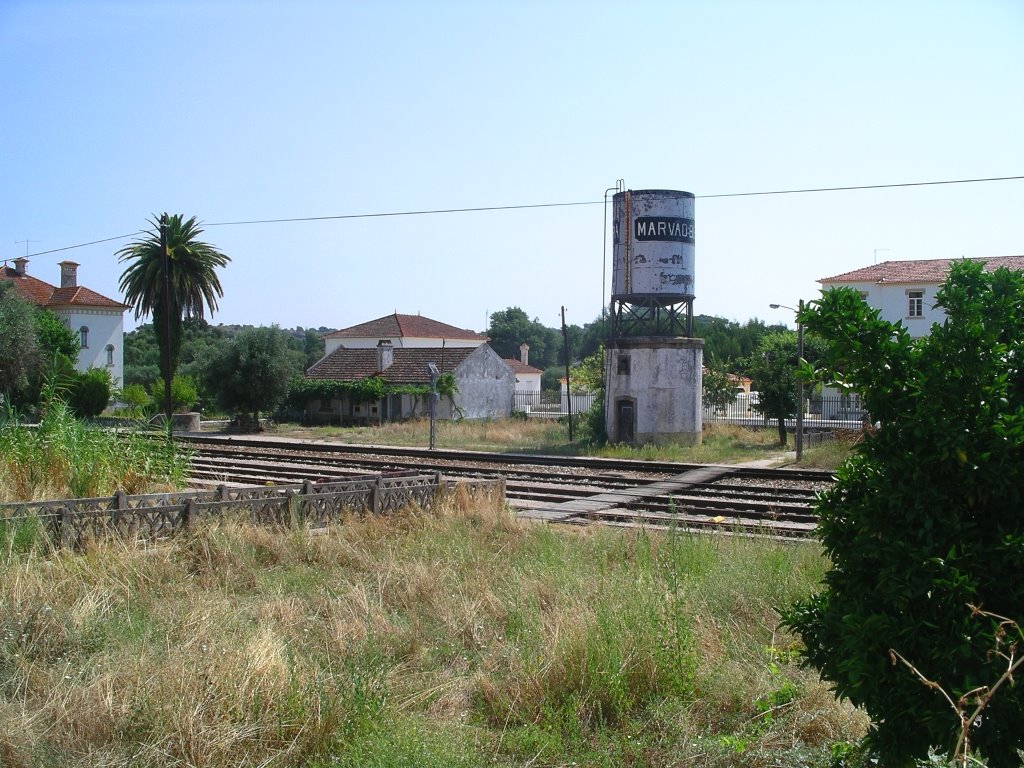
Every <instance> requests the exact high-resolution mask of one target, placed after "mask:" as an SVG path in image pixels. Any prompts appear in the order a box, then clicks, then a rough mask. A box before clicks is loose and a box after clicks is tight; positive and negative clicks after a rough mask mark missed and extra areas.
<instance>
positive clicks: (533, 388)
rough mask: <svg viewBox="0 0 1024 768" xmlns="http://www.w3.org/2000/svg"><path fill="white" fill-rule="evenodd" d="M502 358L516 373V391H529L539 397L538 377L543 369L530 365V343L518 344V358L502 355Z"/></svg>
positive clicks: (541, 374) (542, 372) (539, 377)
mask: <svg viewBox="0 0 1024 768" xmlns="http://www.w3.org/2000/svg"><path fill="white" fill-rule="evenodd" d="M502 359H503V360H504V361H505V364H506V365H507V366H508V367H509V368H511V369H512V372H513V373H514V374H515V375H516V392H517V393H519V392H530V393H534V394H536V395H538V397H539V395H540V379H541V376H543V375H544V371H542V370H541V369H540V368H534V367H533V366H532V365H530V345H529V344H527V343H525V342H524V343H522V344H520V345H519V359H518V360H516V359H515V358H514V357H504V358H502ZM538 402H539V401H538Z"/></svg>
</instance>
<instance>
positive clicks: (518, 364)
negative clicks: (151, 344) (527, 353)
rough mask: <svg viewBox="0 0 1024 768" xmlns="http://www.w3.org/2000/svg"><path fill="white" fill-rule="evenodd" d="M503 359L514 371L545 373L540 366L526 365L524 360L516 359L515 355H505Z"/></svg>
mask: <svg viewBox="0 0 1024 768" xmlns="http://www.w3.org/2000/svg"><path fill="white" fill-rule="evenodd" d="M502 361H503V362H504V363H505V365H507V366H508V367H509V368H511V369H512V372H513V373H544V371H542V370H541V369H540V368H534V367H533V366H532V365H525V364H524V363H523V361H522V360H516V359H515V358H514V357H503V358H502Z"/></svg>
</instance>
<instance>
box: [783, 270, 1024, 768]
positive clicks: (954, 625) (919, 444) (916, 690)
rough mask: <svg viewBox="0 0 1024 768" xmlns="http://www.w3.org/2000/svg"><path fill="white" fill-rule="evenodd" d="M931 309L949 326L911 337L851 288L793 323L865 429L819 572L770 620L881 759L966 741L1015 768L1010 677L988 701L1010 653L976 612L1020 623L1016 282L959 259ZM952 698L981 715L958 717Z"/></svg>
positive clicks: (822, 506)
mask: <svg viewBox="0 0 1024 768" xmlns="http://www.w3.org/2000/svg"><path fill="white" fill-rule="evenodd" d="M936 305H937V306H939V307H941V308H942V309H944V310H945V313H946V320H945V321H944V322H943V323H942V324H941V325H939V324H936V325H933V326H932V329H931V334H930V336H927V337H925V338H921V339H916V340H915V339H911V338H910V337H909V335H908V333H907V331H906V329H904V328H903V327H902V326H901V325H899V324H892V323H889V322H886V321H884V320H882V319H880V316H879V313H878V312H877V311H876V310H872V309H870V308H869V307H868V306H867V305H866V304H865V303H864V302H863V301H862V300H861V299H860V297H859V296H858V294H857V293H856V292H854V291H851V290H849V289H839V290H833V291H829V292H827V293H825V294H824V295H823V296H822V298H821V299H820V300H819V301H816V302H813V303H812V305H811V306H810V307H809V308H808V309H807V310H805V312H804V313H803V315H802V316H801V320H802V322H803V323H804V324H805V326H806V328H807V329H808V330H809V331H812V332H814V333H816V334H817V335H818V336H819V337H821V338H822V339H824V340H825V342H826V350H825V357H824V359H823V360H822V361H821V363H820V370H819V373H820V374H822V375H824V376H827V377H828V378H829V379H831V380H832V381H838V382H840V383H846V384H848V385H850V386H852V387H855V388H856V389H857V390H858V391H859V392H860V393H861V395H862V397H863V400H864V402H865V405H866V407H867V409H868V411H869V412H870V413H871V418H872V419H873V420H875V421H876V422H877V424H878V429H877V430H876V431H875V432H874V434H872V435H869V436H867V437H866V438H865V440H864V441H863V442H862V443H861V444H860V445H859V446H858V447H857V449H856V451H855V454H854V455H853V456H852V457H851V458H850V459H849V460H848V461H847V462H846V463H845V465H844V466H843V467H842V468H841V469H840V470H839V472H838V475H837V482H836V483H835V485H834V486H833V488H832V489H831V490H829V491H827V492H826V493H825V494H823V495H822V497H821V498H820V501H819V503H818V514H819V515H820V523H819V526H818V535H819V537H820V539H821V541H822V543H823V544H824V547H825V550H826V552H827V554H828V556H829V557H830V558H831V560H832V568H831V569H830V570H829V572H828V573H827V575H826V577H825V581H824V584H823V588H822V589H821V590H820V591H819V592H818V593H817V594H815V595H814V596H813V597H811V598H810V599H808V600H807V601H805V602H801V603H799V604H797V605H795V606H793V607H792V608H791V609H790V610H789V611H788V613H787V614H786V616H785V619H784V622H785V623H786V624H787V625H788V626H790V627H791V628H793V629H795V630H796V631H797V632H798V633H799V634H800V635H801V636H802V638H803V641H804V644H805V651H804V653H805V661H806V663H807V664H809V665H811V666H813V667H815V668H816V669H817V670H818V671H819V672H820V674H821V676H822V677H823V678H824V679H825V680H828V681H830V682H831V683H833V684H834V686H835V689H836V691H837V693H838V694H839V695H840V696H843V697H846V698H848V699H850V700H851V701H852V702H853V703H854V704H856V705H858V706H861V707H863V708H864V709H865V710H866V711H867V712H868V714H869V715H870V716H871V718H872V722H873V724H872V727H871V730H870V732H869V734H868V737H867V747H868V748H869V749H870V750H871V751H872V752H874V753H875V754H876V755H877V756H878V757H879V758H880V759H881V764H883V765H886V766H891V767H895V768H898V767H901V766H909V765H913V764H914V761H915V760H918V759H925V758H927V757H928V753H929V750H931V749H938V750H940V751H945V752H947V753H949V754H954V753H955V752H956V751H957V750H959V749H960V746H961V745H960V743H959V741H958V740H960V739H961V737H962V736H964V735H966V736H968V737H969V740H970V745H971V747H972V749H973V750H974V754H975V756H978V757H983V758H986V759H987V760H988V765H990V766H992V767H993V768H1003V767H1006V766H1014V768H1017V766H1019V758H1018V756H1017V749H1020V748H1022V747H1024V685H1020V684H1018V685H1015V686H1014V685H1009V684H1006V685H1001V687H999V689H998V691H996V692H995V693H994V695H992V696H991V697H990V698H986V697H988V696H989V694H990V693H992V689H993V686H994V685H995V684H996V683H997V682H999V680H1000V678H1001V677H1002V678H1004V682H1006V680H1005V675H1006V673H1007V671H1008V669H1009V665H1011V664H1012V662H1010V661H1009V659H1011V658H1013V657H1014V655H1015V654H1016V656H1019V655H1020V653H1021V652H1022V651H1024V649H1021V648H1012V647H1011V646H1010V645H1009V642H1010V640H1009V636H1008V635H1007V634H1006V631H1005V630H1006V627H1007V626H1008V624H1007V623H1005V622H1000V620H999V619H998V618H994V617H993V616H992V615H991V614H995V615H997V616H999V617H1004V618H1006V619H1009V620H1010V621H1012V622H1015V623H1016V624H1017V625H1018V626H1020V625H1024V568H1022V567H1021V563H1022V562H1024V515H1022V514H1021V510H1022V509H1024V275H1022V273H1020V272H1010V271H1007V270H999V271H997V272H995V273H985V272H984V271H983V270H982V268H981V266H980V265H978V264H975V263H971V262H966V261H964V262H956V263H954V265H953V267H952V269H951V270H950V274H949V276H948V279H947V280H946V282H945V283H944V285H943V286H942V288H941V290H940V291H939V293H938V295H937V296H936ZM978 609H980V611H979V610H978ZM903 660H905V661H903ZM909 665H913V670H912V669H911V668H910V666H909ZM926 680H927V681H931V682H932V683H933V684H934V685H927V684H925V681H926ZM940 689H941V690H940ZM947 696H948V698H947ZM951 704H955V705H956V707H955V708H958V709H960V711H961V712H968V711H973V710H974V709H976V708H977V707H978V706H979V705H981V706H982V709H983V712H982V716H981V718H980V720H977V719H976V720H974V721H973V724H968V725H965V726H964V727H962V724H963V723H962V721H961V720H960V719H959V718H958V717H957V713H956V712H953V711H952V709H951ZM961 756H962V755H961ZM964 759H966V758H964ZM958 762H959V760H958Z"/></svg>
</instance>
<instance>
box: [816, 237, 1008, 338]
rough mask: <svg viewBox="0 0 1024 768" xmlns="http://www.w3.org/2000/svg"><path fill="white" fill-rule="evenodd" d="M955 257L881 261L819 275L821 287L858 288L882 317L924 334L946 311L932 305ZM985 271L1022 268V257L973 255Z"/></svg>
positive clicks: (866, 300) (913, 331) (825, 288)
mask: <svg viewBox="0 0 1024 768" xmlns="http://www.w3.org/2000/svg"><path fill="white" fill-rule="evenodd" d="M954 261H955V259H925V260H921V261H883V262H882V263H881V264H874V265H872V266H870V267H862V268H861V269H855V270H853V271H852V272H845V273H843V274H841V275H835V276H833V277H823V278H822V279H821V280H819V281H818V282H819V283H821V287H822V290H827V289H829V288H833V287H837V288H838V287H847V288H852V289H853V290H855V291H858V292H859V293H860V295H861V298H863V299H864V301H865V302H867V304H868V306H870V307H873V308H874V309H877V310H879V311H880V312H881V315H882V319H883V320H888V321H889V322H891V323H897V322H901V323H903V327H904V328H906V329H907V331H908V332H909V333H910V335H911V336H913V337H918V336H927V335H928V333H929V331H930V330H931V327H932V323H941V322H942V321H943V320H945V318H946V313H945V312H943V311H942V310H941V309H938V308H937V307H936V306H935V294H936V292H937V291H938V290H939V286H940V285H941V284H942V282H943V281H944V280H945V279H946V275H947V274H948V273H949V267H950V265H951V264H952V263H953V262H954ZM969 261H976V262H980V263H981V264H982V265H983V266H984V269H985V271H986V272H994V271H995V270H996V269H998V268H999V267H1007V268H1008V269H1018V270H1024V256H996V257H992V258H976V259H969Z"/></svg>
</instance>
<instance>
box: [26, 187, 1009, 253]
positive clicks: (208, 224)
mask: <svg viewBox="0 0 1024 768" xmlns="http://www.w3.org/2000/svg"><path fill="white" fill-rule="evenodd" d="M1021 179H1024V175H1022V176H989V177H985V178H976V179H943V180H940V181H907V182H899V183H894V184H860V185H850V186H842V187H807V188H802V189H775V190H765V191H760V192H723V193H719V194H713V195H694V197H695V198H697V199H700V200H710V199H714V198H727V197H756V196H766V195H797V194H808V193H817V192H851V191H856V190H868V189H897V188H901V187H929V186H939V185H950V184H977V183H982V182H993V181H1019V180H1021ZM603 204H604V201H603V200H583V201H577V202H567V203H530V204H524V205H488V206H476V207H471V208H431V209H424V210H413V211H379V212H375V213H343V214H336V215H331V216H297V217H291V218H276V219H247V220H239V221H215V222H203V226H204V227H230V226H242V225H254V224H290V223H297V222H308V221H340V220H344V219H374V218H385V217H393V216H430V215H438V214H444V213H477V212H483V211H515V210H526V209H536V208H567V207H573V206H583V205H603ZM140 234H145V232H144V231H143V230H137V231H135V232H131V233H129V234H127V235H118V236H116V237H106V238H103V239H102V240H91V241H89V242H87V243H78V244H76V245H66V246H64V247H63V248H51V249H50V250H47V251H37V252H36V253H32V254H27V255H26V258H31V257H32V256H45V255H46V254H50V253H59V252H61V251H70V250H73V249H75V248H85V247H86V246H90V245H97V244H99V243H108V242H111V241H114V240H124V239H126V238H129V237H134V236H135V235H140Z"/></svg>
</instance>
